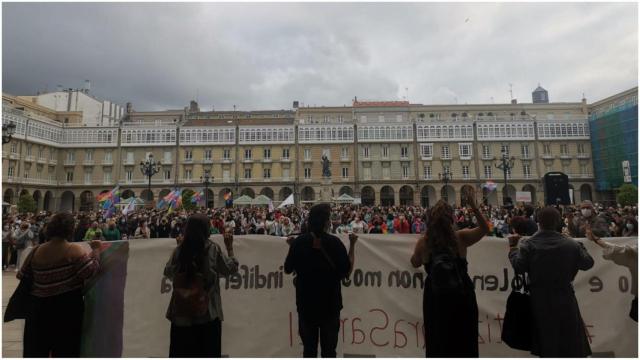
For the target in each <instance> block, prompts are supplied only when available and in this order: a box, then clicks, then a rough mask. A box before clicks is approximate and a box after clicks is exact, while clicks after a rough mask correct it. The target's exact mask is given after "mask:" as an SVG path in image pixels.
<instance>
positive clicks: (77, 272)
mask: <svg viewBox="0 0 640 360" xmlns="http://www.w3.org/2000/svg"><path fill="white" fill-rule="evenodd" d="M35 250H36V248H34V249H33V250H32V251H31V253H30V254H29V256H28V257H27V259H26V260H25V265H24V266H23V267H22V269H20V271H19V272H18V275H17V277H18V279H22V278H24V277H31V276H33V286H32V287H31V294H32V295H34V296H37V297H49V296H55V295H60V294H64V293H66V292H69V291H73V290H76V289H82V288H83V287H84V282H85V280H87V279H89V278H91V277H92V276H94V275H95V274H96V273H97V272H98V269H99V268H100V262H99V260H98V259H99V255H98V253H97V252H95V251H92V252H91V253H90V254H85V255H84V256H82V257H81V258H77V259H74V260H73V261H71V262H70V261H68V260H65V261H62V262H60V263H59V264H56V265H47V266H33V265H32V264H31V259H32V258H33V254H34V253H35Z"/></svg>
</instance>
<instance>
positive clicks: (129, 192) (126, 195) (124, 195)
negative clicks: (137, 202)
mask: <svg viewBox="0 0 640 360" xmlns="http://www.w3.org/2000/svg"><path fill="white" fill-rule="evenodd" d="M135 196H136V193H134V192H133V190H131V189H127V190H125V191H123V192H122V195H120V197H121V198H122V199H128V198H130V197H135Z"/></svg>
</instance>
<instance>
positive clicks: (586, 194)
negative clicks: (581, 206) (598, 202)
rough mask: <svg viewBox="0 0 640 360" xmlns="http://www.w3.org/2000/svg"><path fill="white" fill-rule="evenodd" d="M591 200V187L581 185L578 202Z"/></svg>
mask: <svg viewBox="0 0 640 360" xmlns="http://www.w3.org/2000/svg"><path fill="white" fill-rule="evenodd" d="M585 200H591V186H589V185H588V184H583V185H582V186H580V201H585Z"/></svg>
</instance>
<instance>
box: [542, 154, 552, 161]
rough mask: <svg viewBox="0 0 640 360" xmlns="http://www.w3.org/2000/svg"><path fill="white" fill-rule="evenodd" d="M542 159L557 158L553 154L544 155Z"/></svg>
mask: <svg viewBox="0 0 640 360" xmlns="http://www.w3.org/2000/svg"><path fill="white" fill-rule="evenodd" d="M540 157H541V158H542V159H544V160H553V159H555V158H556V156H555V155H553V154H542V156H540Z"/></svg>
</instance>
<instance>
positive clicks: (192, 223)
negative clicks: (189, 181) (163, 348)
mask: <svg viewBox="0 0 640 360" xmlns="http://www.w3.org/2000/svg"><path fill="white" fill-rule="evenodd" d="M181 238H182V240H181V242H180V243H179V245H178V247H177V248H176V249H175V250H174V251H173V254H172V255H171V258H170V259H169V262H167V265H166V266H165V269H164V276H166V277H168V278H169V279H171V281H172V282H173V293H172V294H171V302H170V303H169V308H168V309H167V319H169V320H170V321H171V335H170V345H169V356H170V357H221V356H222V349H221V338H222V323H221V322H222V320H223V316H222V301H221V299H220V284H219V278H220V275H223V276H228V275H231V274H235V273H237V272H238V260H236V258H235V257H234V254H233V234H232V233H231V232H226V233H225V234H224V244H225V247H226V249H227V254H228V257H227V256H225V255H224V254H223V253H222V249H221V248H220V246H219V245H218V244H216V243H214V242H213V241H210V240H209V219H208V218H207V216H206V215H204V214H195V215H192V216H190V217H189V218H188V219H187V223H186V225H185V228H184V236H183V237H181Z"/></svg>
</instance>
